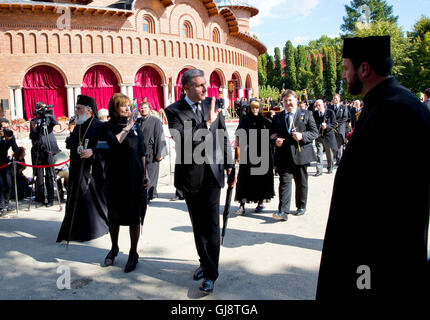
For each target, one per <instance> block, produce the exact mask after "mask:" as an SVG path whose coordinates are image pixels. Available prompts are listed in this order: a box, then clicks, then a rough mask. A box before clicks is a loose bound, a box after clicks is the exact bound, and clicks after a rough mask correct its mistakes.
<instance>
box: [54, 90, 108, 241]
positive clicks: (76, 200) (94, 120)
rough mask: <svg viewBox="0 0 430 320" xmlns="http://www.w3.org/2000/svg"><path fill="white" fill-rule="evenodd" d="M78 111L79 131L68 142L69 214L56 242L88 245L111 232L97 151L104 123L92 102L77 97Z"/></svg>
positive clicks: (90, 99)
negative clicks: (87, 243) (84, 243)
mask: <svg viewBox="0 0 430 320" xmlns="http://www.w3.org/2000/svg"><path fill="white" fill-rule="evenodd" d="M75 111H76V114H77V119H76V127H75V128H74V130H73V131H72V133H71V135H70V137H69V138H68V139H67V141H66V147H67V148H68V149H69V150H70V169H69V170H70V175H69V177H70V178H69V187H68V190H67V204H66V214H65V216H64V220H63V224H62V225H61V229H60V233H59V234H58V238H57V242H61V241H63V240H66V241H70V240H73V241H89V240H92V239H96V238H99V237H101V236H103V235H105V234H107V233H108V232H109V228H108V224H107V206H106V196H105V187H104V186H105V179H104V177H103V168H104V161H103V160H102V158H101V157H100V155H99V154H98V153H97V152H96V151H95V147H96V145H97V142H98V140H99V137H100V134H101V130H100V129H101V126H102V122H101V121H100V120H98V117H97V108H96V102H95V100H94V99H93V98H90V97H88V96H84V95H80V96H78V100H77V103H76V108H75Z"/></svg>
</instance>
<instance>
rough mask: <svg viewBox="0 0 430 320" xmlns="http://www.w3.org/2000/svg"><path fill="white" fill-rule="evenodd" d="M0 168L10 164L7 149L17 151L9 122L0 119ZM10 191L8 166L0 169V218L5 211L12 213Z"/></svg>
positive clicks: (10, 181) (9, 170) (10, 178)
mask: <svg viewBox="0 0 430 320" xmlns="http://www.w3.org/2000/svg"><path fill="white" fill-rule="evenodd" d="M0 126H1V128H0V138H1V140H0V166H3V165H5V164H7V163H9V162H10V159H9V157H8V151H9V148H10V147H12V150H13V151H14V152H17V151H18V146H17V144H16V141H15V137H14V136H13V131H12V130H11V129H9V120H8V119H5V118H1V119H0ZM11 190H12V175H11V169H10V166H8V167H5V168H3V169H0V216H4V215H6V211H13V210H14V208H12V207H10V206H9V199H10V193H11Z"/></svg>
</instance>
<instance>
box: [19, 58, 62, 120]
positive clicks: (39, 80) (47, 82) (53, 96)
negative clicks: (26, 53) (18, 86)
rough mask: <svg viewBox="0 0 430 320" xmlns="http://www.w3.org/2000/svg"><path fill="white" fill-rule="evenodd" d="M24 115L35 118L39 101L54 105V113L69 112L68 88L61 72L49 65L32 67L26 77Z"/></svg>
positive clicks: (27, 117)
mask: <svg viewBox="0 0 430 320" xmlns="http://www.w3.org/2000/svg"><path fill="white" fill-rule="evenodd" d="M22 86H23V96H24V116H25V118H26V119H31V118H33V112H34V109H35V106H36V103H37V102H39V101H40V102H44V103H46V104H52V105H54V115H55V116H56V117H57V118H58V117H62V116H64V115H66V114H67V90H66V88H65V87H64V80H63V77H62V76H61V74H60V73H59V72H58V71H57V70H55V69H54V68H52V67H49V66H37V67H34V68H32V69H31V70H30V71H28V72H27V74H26V75H25V77H24V81H23V85H22Z"/></svg>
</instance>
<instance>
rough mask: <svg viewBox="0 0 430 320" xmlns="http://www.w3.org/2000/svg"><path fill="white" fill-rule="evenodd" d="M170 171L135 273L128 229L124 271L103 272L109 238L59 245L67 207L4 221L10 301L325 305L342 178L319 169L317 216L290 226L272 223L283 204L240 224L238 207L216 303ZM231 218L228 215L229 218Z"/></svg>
mask: <svg viewBox="0 0 430 320" xmlns="http://www.w3.org/2000/svg"><path fill="white" fill-rule="evenodd" d="M61 143H62V142H60V144H61ZM21 144H24V141H21ZM27 150H28V154H29V151H30V148H29V147H28V148H27ZM163 162H164V163H163V166H162V170H161V171H162V172H161V176H162V177H161V179H160V184H159V195H160V198H157V199H155V201H153V202H151V204H150V206H149V208H148V212H147V215H146V219H145V223H144V227H143V232H142V236H141V239H140V242H139V249H138V252H139V255H140V260H139V264H138V266H137V269H136V270H135V271H133V272H131V273H128V274H126V273H124V271H123V268H124V266H125V263H126V261H127V254H128V250H129V246H130V241H129V236H128V228H127V227H121V232H120V254H119V255H118V257H117V259H116V260H115V264H114V266H112V267H108V268H106V267H102V263H103V260H104V257H105V256H106V254H107V252H108V250H109V248H110V238H109V235H105V236H103V237H102V238H99V239H96V240H93V241H90V242H86V243H79V242H71V243H70V245H69V246H68V247H66V245H65V243H62V244H58V243H56V242H55V240H56V237H57V234H58V231H59V228H60V225H61V222H62V220H63V217H64V206H63V211H62V212H59V206H58V205H56V206H54V207H52V208H45V207H43V208H39V209H35V208H31V210H30V211H25V210H24V209H26V208H27V205H26V204H25V207H24V208H22V210H21V211H20V213H19V214H18V215H17V216H15V217H12V218H9V219H0V288H2V290H0V299H144V300H148V299H181V300H182V299H203V300H206V299H220V300H223V299H239V300H241V299H247V300H254V299H256V300H260V299H261V300H265V299H274V300H277V299H314V298H315V290H316V284H317V278H318V270H319V263H320V258H321V248H322V243H323V238H324V233H325V227H326V221H327V216H328V209H329V203H330V198H331V190H332V185H333V179H334V174H331V175H329V174H324V175H323V176H321V177H318V178H316V177H313V176H312V175H313V173H315V167H314V166H312V167H310V168H309V169H308V171H309V173H310V177H309V197H308V211H307V213H306V214H305V215H304V216H301V217H295V216H290V218H289V220H288V221H286V222H278V221H276V220H275V219H273V218H272V213H273V212H275V211H276V210H277V205H278V198H277V197H276V198H274V199H273V201H272V202H271V203H269V204H267V205H266V208H265V211H264V212H263V213H259V214H256V213H253V209H254V207H255V206H248V207H247V212H246V215H245V216H243V217H242V216H235V215H234V214H233V212H234V211H235V210H236V209H237V208H238V204H237V203H233V205H232V209H231V217H230V219H229V223H228V229H227V234H226V238H225V242H224V245H223V246H222V247H221V256H220V277H219V279H218V280H217V281H216V283H215V290H214V293H213V294H212V295H209V296H203V295H202V294H201V293H200V291H199V290H198V287H199V285H200V281H193V280H192V274H193V271H194V269H195V268H196V267H197V266H198V264H199V263H198V256H197V253H196V249H195V246H194V240H193V234H192V229H191V224H190V220H189V216H188V212H187V209H186V205H185V202H184V201H177V202H173V201H170V200H169V199H170V198H172V197H173V194H174V191H175V189H174V187H173V186H171V185H169V184H170V182H171V181H172V179H171V178H170V175H169V169H170V166H169V163H168V159H166V160H163ZM27 174H28V175H31V172H27ZM277 188H278V178H277V177H276V178H275V190H276V191H277ZM225 192H226V189H224V190H223V192H222V196H221V204H224V201H225V200H224V199H225ZM276 193H277V192H276ZM293 195H294V193H293ZM293 205H294V196H293ZM292 209H294V207H293V208H292ZM222 210H223V206H221V212H220V214H222ZM62 268H69V270H70V281H71V289H65V290H60V289H58V287H57V281H58V279H59V278H60V280H61V277H62V276H64V274H65V273H64V271H62V270H63V269H62ZM57 271H58V272H59V273H57ZM60 282H61V281H60Z"/></svg>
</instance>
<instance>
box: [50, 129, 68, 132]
mask: <svg viewBox="0 0 430 320" xmlns="http://www.w3.org/2000/svg"><path fill="white" fill-rule="evenodd" d="M52 131H54V133H63V132H64V131H66V129H63V130H61V131H55V130H52Z"/></svg>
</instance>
